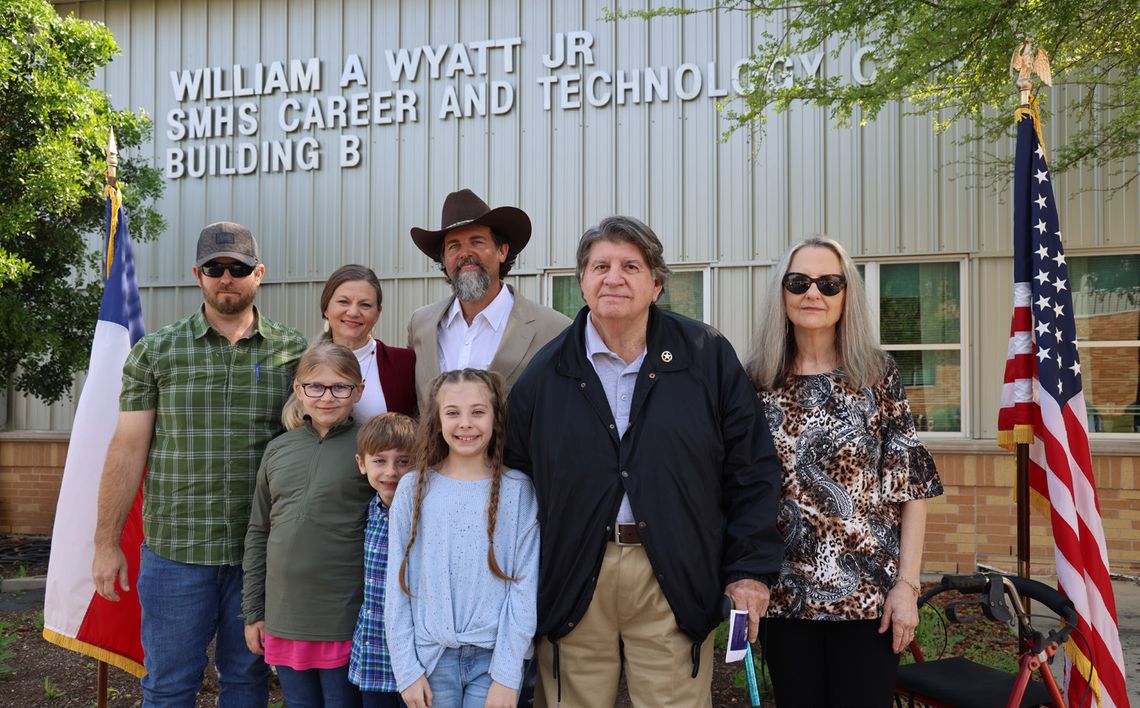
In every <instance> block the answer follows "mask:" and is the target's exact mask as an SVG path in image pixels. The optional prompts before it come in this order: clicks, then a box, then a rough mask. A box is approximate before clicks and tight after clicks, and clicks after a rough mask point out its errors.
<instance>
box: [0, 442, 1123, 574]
mask: <svg viewBox="0 0 1140 708" xmlns="http://www.w3.org/2000/svg"><path fill="white" fill-rule="evenodd" d="M14 435H15V434H13V433H5V434H0V532H5V533H26V534H42V535H48V534H50V533H51V529H52V520H53V518H54V515H55V502H56V497H57V495H58V494H59V478H60V474H61V472H62V469H63V463H64V459H65V457H66V455H67V440H66V438H62V437H59V436H55V437H51V436H42V437H38V438H31V437H22V438H21V437H13V436H14ZM940 443H941V444H940V447H951V448H953V447H955V446H971V447H972V446H974V445H978V446H979V447H987V448H988V447H989V445H988V444H986V443H984V442H981V443H975V442H972V441H967V442H964V443H961V444H958V443H950V442H948V441H947V442H941V441H940ZM934 459H935V461H936V462H937V464H938V470H939V473H940V474H941V476H942V483H943V485H944V486H945V487H946V495H945V496H943V497H940V498H938V499H934V500H932V501H931V504H930V508H929V516H928V520H927V534H926V554H925V556H924V560H923V570H924V571H925V572H928V573H943V572H957V571H963V572H965V571H971V570H973V569H974V567H975V566H976V564H977V563H984V564H987V565H992V566H996V567H998V568H1002V569H1004V570H1010V571H1012V570H1014V569H1015V568H1016V553H1017V536H1016V534H1017V531H1016V528H1015V522H1016V519H1015V516H1016V509H1015V503H1014V498H1013V491H1012V490H1013V484H1014V467H1015V460H1014V457H1013V455H1010V454H1006V453H1003V452H1001V451H1000V450H997V449H996V446H995V447H994V449H993V451H988V450H987V451H980V452H979V451H970V452H966V453H963V452H935V453H934ZM1093 469H1094V474H1095V476H1096V482H1097V490H1098V493H1099V495H1100V504H1101V512H1102V515H1103V520H1104V527H1105V536H1106V538H1107V540H1108V557H1109V563H1110V564H1111V566H1112V569H1113V571H1114V572H1118V573H1126V574H1129V575H1137V574H1140V490H1137V482H1138V481H1140V465H1137V464H1136V460H1135V458H1134V457H1133V456H1132V455H1127V454H1114V455H1097V456H1095V457H1094V458H1093ZM1030 523H1031V536H1032V548H1031V554H1032V555H1031V557H1032V559H1033V573H1034V575H1043V574H1051V573H1052V572H1053V546H1052V539H1051V536H1050V534H1049V528H1048V524H1047V522H1046V520H1045V519H1044V518H1043V517H1042V516H1041V515H1040V514H1039V513H1037V512H1036V511H1033V512H1032V513H1031V514H1030Z"/></svg>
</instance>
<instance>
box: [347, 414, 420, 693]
mask: <svg viewBox="0 0 1140 708" xmlns="http://www.w3.org/2000/svg"><path fill="white" fill-rule="evenodd" d="M415 436H416V428H415V423H413V422H412V419H411V418H409V417H408V416H406V415H402V414H400V413H382V414H380V415H378V416H376V417H374V418H372V419H371V420H369V421H368V422H367V423H365V424H364V425H362V426H361V427H360V432H359V433H358V434H357V436H356V452H357V454H356V464H357V465H358V466H359V467H360V473H361V474H363V475H366V476H367V477H368V482H369V484H371V485H372V488H373V489H375V490H376V498H375V499H374V500H373V501H372V502H371V503H370V504H369V507H368V526H367V527H366V528H365V530H364V604H362V605H361V606H360V615H359V617H358V618H357V620H356V632H355V633H354V634H353V636H352V656H351V658H350V659H349V663H348V679H349V681H351V682H352V683H354V684H356V685H357V686H359V687H360V692H361V695H362V696H363V698H364V708H397V707H399V706H403V702H402V701H401V700H400V694H399V692H398V691H397V689H396V679H395V677H394V676H393V675H392V663H391V661H390V659H389V655H388V646H387V644H386V643H385V641H384V580H385V575H386V571H387V566H388V508H389V507H390V506H391V504H392V497H393V496H394V495H395V493H396V485H397V483H399V481H400V478H401V477H403V476H404V475H405V474H406V473H407V472H408V468H409V466H410V465H411V453H412V445H413V443H414V442H415Z"/></svg>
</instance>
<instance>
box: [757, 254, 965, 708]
mask: <svg viewBox="0 0 1140 708" xmlns="http://www.w3.org/2000/svg"><path fill="white" fill-rule="evenodd" d="M775 272H776V277H774V278H773V280H772V285H771V288H770V289H769V292H768V297H767V301H766V303H765V305H764V308H763V312H762V314H761V319H760V322H759V326H758V328H757V330H756V339H755V342H754V344H753V351H752V355H751V357H750V358H749V361H748V364H747V369H748V374H749V376H750V377H751V378H752V382H753V385H755V387H756V389H757V391H758V392H759V396H760V399H761V402H762V403H763V407H764V413H765V416H766V417H767V419H768V427H769V429H770V430H771V432H772V437H773V440H774V442H775V444H776V451H777V453H778V454H779V456H780V462H781V465H782V467H783V483H782V490H781V498H780V514H779V519H778V527H779V530H780V533H781V535H782V536H783V539H784V552H785V560H784V564H783V568H782V570H781V572H780V578H779V580H778V582H777V583H776V585H775V587H773V588H772V599H771V605H770V606H769V609H768V619H766V620H765V621H764V627H763V628H762V630H761V641H762V642H763V643H764V646H765V649H766V650H767V651H766V653H767V659H768V666H769V670H770V672H771V675H772V682H773V685H774V688H775V691H776V703H777V704H778V705H779V706H780V708H789V707H794V706H811V707H819V706H889V705H890V704H891V696H892V693H893V690H894V683H895V671H896V669H897V667H898V655H899V652H901V651H902V650H903V648H904V647H906V646H907V644H908V643H909V642H910V640H911V639H912V638H913V637H914V630H915V627H916V626H917V625H918V608H917V602H916V600H917V597H918V595H919V571H920V569H921V565H922V543H923V537H924V535H925V531H926V499H928V498H930V497H935V496H938V495H940V494H942V484H941V482H940V481H939V479H938V473H937V471H936V470H935V468H934V461H933V460H932V459H931V457H930V454H929V453H928V452H927V451H926V448H925V447H923V445H922V443H921V442H920V441H919V439H918V435H917V433H916V432H915V426H914V422H913V420H912V419H911V416H910V407H909V405H908V404H907V399H906V393H905V391H904V390H903V387H902V383H901V382H900V380H899V372H898V368H897V366H896V365H895V362H894V360H893V359H891V358H890V356H888V355H887V354H886V353H885V352H884V351H883V350H882V348H881V347H880V346H879V344H878V341H877V339H876V336H875V332H876V330H875V327H874V324H873V322H872V321H871V316H870V308H869V307H868V306H867V302H866V298H865V296H864V293H863V283H862V280H861V278H860V277H859V273H858V271H856V270H855V265H854V264H853V263H852V262H851V258H850V257H849V256H848V255H847V252H846V251H845V250H844V249H843V247H842V246H841V245H839V243H837V242H836V241H833V240H831V239H829V238H825V237H819V236H813V237H810V238H808V239H806V240H804V241H802V242H801V243H798V244H796V245H795V246H793V247H792V248H791V249H790V250H789V251H788V252H787V254H785V255H784V257H783V259H782V260H781V261H780V263H779V265H778V266H777V267H776V271H775ZM835 620H839V621H835Z"/></svg>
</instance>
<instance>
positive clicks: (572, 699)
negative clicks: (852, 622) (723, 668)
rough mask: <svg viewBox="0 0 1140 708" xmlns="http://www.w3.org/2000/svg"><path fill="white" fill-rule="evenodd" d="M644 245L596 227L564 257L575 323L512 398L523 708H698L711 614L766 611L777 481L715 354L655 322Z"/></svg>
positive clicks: (754, 615) (762, 425)
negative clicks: (534, 595) (534, 503)
mask: <svg viewBox="0 0 1140 708" xmlns="http://www.w3.org/2000/svg"><path fill="white" fill-rule="evenodd" d="M668 274H669V269H668V267H667V266H666V265H665V261H664V258H663V256H662V247H661V243H660V241H659V240H658V239H657V236H656V235H655V234H654V233H653V231H652V230H650V229H649V227H647V226H646V225H644V224H642V223H641V222H639V221H637V220H636V219H632V218H628V217H610V218H608V219H605V220H603V221H602V222H601V223H600V224H598V226H596V227H594V228H592V229H590V230H589V231H587V232H586V233H585V234H584V235H583V236H582V239H581V241H580V242H579V245H578V281H579V283H580V285H581V288H582V295H583V297H584V298H585V300H586V304H587V307H585V308H583V309H582V311H581V312H579V313H578V316H577V319H575V321H574V323H573V324H572V325H571V326H570V327H569V328H567V329H566V330H565V331H564V332H563V333H562V334H560V335H559V336H557V337H555V339H554V340H553V341H551V342H550V344H548V345H547V346H546V347H544V348H543V349H542V350H541V351H540V352H539V353H538V354H537V355H536V356H535V357H534V359H533V360H532V362H531V364H530V366H529V367H528V368H527V370H526V371H525V372H524V373H523V375H522V376H521V377H520V379H519V381H518V383H517V384H516V385H515V387H514V389H513V390H512V392H511V396H510V417H509V421H508V430H507V455H506V462H507V464H509V465H510V466H512V467H515V468H517V469H521V470H523V471H526V472H528V473H530V474H531V476H532V477H533V478H534V483H535V489H536V490H537V493H538V500H539V521H540V522H541V524H542V552H541V553H542V555H541V562H540V567H541V577H540V580H539V597H538V634H539V636H540V644H539V649H538V658H539V685H540V688H539V691H538V692H537V694H538V695H537V696H536V699H537V700H536V704H538V705H543V703H544V702H545V704H546V705H550V706H553V705H555V704H556V703H558V702H559V701H560V702H561V703H562V704H563V705H568V706H575V707H577V706H612V705H613V704H614V698H615V695H616V693H617V686H618V681H619V678H620V674H621V669H622V661H621V657H622V656H623V652H624V658H625V665H626V682H627V684H628V687H629V691H630V695H631V698H632V699H633V702H634V705H652V706H670V705H676V706H702V705H703V706H711V705H712V702H711V696H710V685H711V680H712V665H713V662H712V630H713V628H715V627H716V625H717V624H718V622H719V620H720V610H719V608H720V601H721V600H720V599H721V596H722V595H724V594H727V595H729V596H730V597H731V598H732V599H733V602H734V604H735V605H736V607H737V608H738V609H746V610H747V611H748V613H749V638H750V639H755V637H756V631H757V623H758V621H759V619H760V617H762V616H763V615H764V613H765V612H766V611H767V606H768V586H769V585H770V584H771V583H772V582H773V581H774V580H775V578H776V577H777V574H778V573H779V570H780V564H781V562H782V559H783V547H782V543H781V540H780V536H779V534H778V533H777V530H776V513H777V504H778V500H779V493H780V471H779V470H780V468H779V464H778V461H777V458H776V453H775V450H774V449H773V447H772V440H771V437H770V436H769V433H768V429H767V424H766V422H765V419H764V416H763V414H762V412H761V410H760V406H759V404H758V402H757V399H756V395H755V393H754V391H753V389H752V386H751V384H750V383H749V381H748V377H747V375H746V374H745V372H744V369H743V368H742V367H741V365H740V362H739V360H738V359H737V356H736V353H735V352H734V351H733V349H732V346H731V345H730V344H729V343H728V341H727V340H726V339H725V338H724V337H723V336H721V335H720V334H719V333H718V332H717V331H716V330H714V329H712V328H711V327H708V326H706V325H704V324H701V323H700V322H696V321H693V320H690V319H687V318H685V317H682V316H680V315H676V314H673V313H671V312H666V311H663V310H661V309H659V308H658V307H656V305H654V303H655V302H656V300H657V298H658V296H659V295H660V294H661V290H662V288H663V287H664V284H665V280H666V278H667V277H668Z"/></svg>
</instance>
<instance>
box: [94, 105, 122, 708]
mask: <svg viewBox="0 0 1140 708" xmlns="http://www.w3.org/2000/svg"><path fill="white" fill-rule="evenodd" d="M118 171H119V146H118V144H117V143H116V142H115V129H114V128H111V131H110V134H109V135H108V136H107V186H108V187H111V188H112V189H113V188H115V187H117V186H118V183H119V176H118ZM107 693H108V686H107V662H105V661H100V662H99V668H98V674H97V678H96V681H95V705H96V706H97V708H107Z"/></svg>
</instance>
